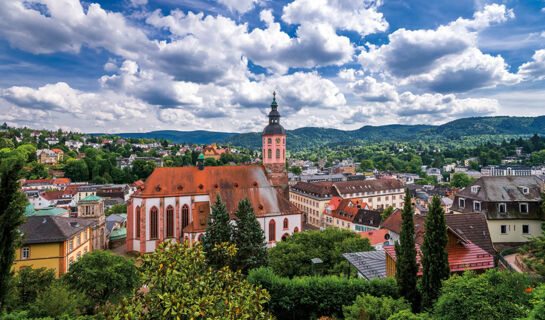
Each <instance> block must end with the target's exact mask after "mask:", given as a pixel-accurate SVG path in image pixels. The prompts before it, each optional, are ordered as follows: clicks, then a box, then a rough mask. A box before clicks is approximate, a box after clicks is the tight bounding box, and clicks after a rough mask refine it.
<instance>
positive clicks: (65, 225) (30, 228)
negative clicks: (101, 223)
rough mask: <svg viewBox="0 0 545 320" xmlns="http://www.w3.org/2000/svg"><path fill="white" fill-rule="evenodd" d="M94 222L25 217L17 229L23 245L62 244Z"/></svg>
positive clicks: (75, 219)
mask: <svg viewBox="0 0 545 320" xmlns="http://www.w3.org/2000/svg"><path fill="white" fill-rule="evenodd" d="M96 223H97V222H96V221H95V220H89V219H78V218H68V217H52V216H45V217H37V216H33V217H27V221H26V222H25V223H24V224H23V225H22V226H21V227H19V230H20V231H21V232H22V233H23V234H24V239H23V242H24V244H34V243H52V242H63V241H66V240H68V239H71V238H72V237H74V236H75V235H76V234H78V233H80V232H81V231H83V230H85V229H86V228H89V227H91V226H93V225H95V224H96Z"/></svg>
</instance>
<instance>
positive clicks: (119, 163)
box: [117, 154, 163, 169]
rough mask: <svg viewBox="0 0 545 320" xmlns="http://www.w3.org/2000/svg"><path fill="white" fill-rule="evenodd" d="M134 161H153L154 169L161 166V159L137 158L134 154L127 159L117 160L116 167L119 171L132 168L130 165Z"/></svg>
mask: <svg viewBox="0 0 545 320" xmlns="http://www.w3.org/2000/svg"><path fill="white" fill-rule="evenodd" d="M134 160H144V161H153V162H155V166H156V167H162V166H163V158H155V157H138V156H137V155H136V154H131V155H130V156H129V157H128V158H117V167H118V168H120V169H123V168H125V167H129V168H132V163H133V161H134Z"/></svg>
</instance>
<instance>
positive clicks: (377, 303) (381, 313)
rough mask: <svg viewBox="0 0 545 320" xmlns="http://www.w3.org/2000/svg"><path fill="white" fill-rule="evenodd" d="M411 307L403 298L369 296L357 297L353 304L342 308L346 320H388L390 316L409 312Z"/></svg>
mask: <svg viewBox="0 0 545 320" xmlns="http://www.w3.org/2000/svg"><path fill="white" fill-rule="evenodd" d="M410 309H411V305H410V304H408V303H407V301H406V300H405V299H403V298H399V299H394V298H392V297H374V296H372V295H370V294H365V295H361V296H358V297H357V298H356V301H354V304H353V305H351V306H345V307H343V313H344V318H345V319H346V320H366V319H375V320H388V319H389V318H390V316H392V315H394V314H396V313H398V312H400V311H403V310H410Z"/></svg>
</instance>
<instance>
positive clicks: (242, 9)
mask: <svg viewBox="0 0 545 320" xmlns="http://www.w3.org/2000/svg"><path fill="white" fill-rule="evenodd" d="M218 2H219V3H221V4H223V5H225V6H226V7H227V8H229V9H230V10H231V11H238V12H239V13H246V12H248V11H250V10H252V9H253V8H254V6H255V4H256V3H258V2H259V0H218Z"/></svg>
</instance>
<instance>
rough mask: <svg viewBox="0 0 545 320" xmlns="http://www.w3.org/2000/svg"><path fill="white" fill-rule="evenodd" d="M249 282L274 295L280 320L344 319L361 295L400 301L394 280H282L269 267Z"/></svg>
mask: <svg viewBox="0 0 545 320" xmlns="http://www.w3.org/2000/svg"><path fill="white" fill-rule="evenodd" d="M248 282H250V283H252V284H254V285H256V286H261V287H263V288H264V289H266V290H267V291H268V292H269V294H270V295H271V300H270V302H269V304H268V305H267V308H268V310H269V311H270V312H271V313H273V314H274V315H275V316H276V318H277V319H278V320H282V319H312V318H318V317H320V316H331V317H335V318H342V315H343V310H342V308H343V306H344V305H350V304H352V303H353V302H354V301H355V300H356V297H357V296H359V295H361V294H370V295H373V296H389V297H393V298H397V297H398V294H397V285H396V282H395V280H394V279H392V278H387V279H384V280H371V281H368V280H365V279H361V278H352V279H347V278H343V277H338V276H326V277H300V278H299V277H297V278H293V279H289V278H283V277H279V276H278V275H276V274H274V272H273V271H272V270H270V269H268V268H259V269H254V270H252V271H250V274H249V275H248Z"/></svg>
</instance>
